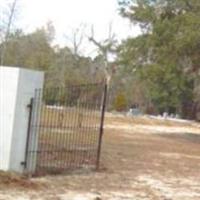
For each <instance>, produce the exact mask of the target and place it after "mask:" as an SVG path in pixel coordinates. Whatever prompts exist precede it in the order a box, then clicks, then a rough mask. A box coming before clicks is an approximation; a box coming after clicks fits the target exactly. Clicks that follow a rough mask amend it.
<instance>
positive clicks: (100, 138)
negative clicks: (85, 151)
mask: <svg viewBox="0 0 200 200" xmlns="http://www.w3.org/2000/svg"><path fill="white" fill-rule="evenodd" d="M107 92H108V85H107V84H106V83H105V86H104V93H103V102H102V109H101V123H100V132H99V140H98V149H97V162H96V170H99V164H100V156H101V146H102V138H103V131H104V118H105V111H106V99H107Z"/></svg>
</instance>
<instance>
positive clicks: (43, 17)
mask: <svg viewBox="0 0 200 200" xmlns="http://www.w3.org/2000/svg"><path fill="white" fill-rule="evenodd" d="M8 1H12V0H0V4H2V3H5V2H8ZM48 21H52V23H53V25H54V26H55V29H56V39H55V41H54V43H58V44H59V45H61V46H65V45H69V46H70V43H71V42H70V39H69V38H70V37H72V32H73V30H74V29H76V28H78V27H79V26H80V24H86V27H87V29H88V30H87V31H86V32H87V34H89V32H90V31H89V30H90V28H89V27H91V26H92V25H93V27H94V33H95V34H94V35H95V38H96V39H97V40H98V41H101V40H103V39H105V38H106V37H108V27H109V24H110V23H112V27H113V28H112V29H113V32H114V33H115V35H116V37H117V38H118V39H119V40H121V39H125V38H126V37H128V36H136V35H138V34H139V33H140V29H139V27H137V26H133V25H131V24H130V23H129V21H128V20H126V19H123V18H122V17H121V16H120V15H119V11H118V4H117V0H18V14H17V23H16V25H17V26H18V27H20V28H22V29H23V30H24V31H25V32H27V33H29V32H32V31H34V30H35V29H36V28H38V27H41V26H44V25H45V24H46V23H47V22H48ZM66 35H67V37H66ZM83 46H84V47H83V50H82V51H83V52H84V53H86V54H89V53H90V52H91V51H92V48H93V47H92V46H91V44H88V41H86V42H85V44H84V45H83Z"/></svg>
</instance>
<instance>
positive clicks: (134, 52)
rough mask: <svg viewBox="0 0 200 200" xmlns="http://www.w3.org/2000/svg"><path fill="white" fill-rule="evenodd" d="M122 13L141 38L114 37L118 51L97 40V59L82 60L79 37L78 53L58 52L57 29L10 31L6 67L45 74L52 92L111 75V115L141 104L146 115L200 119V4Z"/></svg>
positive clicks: (157, 2) (186, 0)
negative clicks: (133, 25)
mask: <svg viewBox="0 0 200 200" xmlns="http://www.w3.org/2000/svg"><path fill="white" fill-rule="evenodd" d="M119 10H120V14H121V16H122V17H124V18H128V19H129V21H130V23H132V24H138V25H140V27H141V34H140V35H139V36H138V37H134V38H128V39H126V40H124V41H122V42H121V43H120V44H118V45H116V41H115V40H114V39H113V37H112V40H113V41H114V43H113V45H114V47H115V48H114V50H113V48H112V43H111V42H110V41H111V40H110V41H109V40H108V39H109V38H108V39H107V40H105V42H97V41H96V40H95V38H93V35H91V36H90V37H88V41H89V40H90V41H91V42H96V43H97V44H99V48H100V49H99V52H98V55H97V56H96V57H95V58H91V57H86V56H83V55H81V54H80V52H79V51H78V49H77V48H78V46H77V45H78V44H79V40H77V37H74V38H75V39H76V41H74V42H75V43H74V44H75V45H74V46H72V47H68V46H64V47H59V46H55V45H53V40H54V37H55V30H54V27H53V24H52V23H48V24H47V25H46V26H45V27H43V28H40V29H37V30H36V31H35V32H33V33H29V34H25V33H24V32H23V31H22V30H16V29H15V30H12V29H11V28H10V27H9V33H7V36H6V38H5V37H4V39H2V40H1V42H0V53H1V55H3V56H1V62H2V59H3V65H9V66H20V67H25V68H30V69H37V70H43V71H45V72H46V83H45V84H46V86H47V87H65V86H66V85H69V84H73V85H74V84H82V83H91V82H100V81H102V80H103V79H105V69H106V73H108V72H109V74H107V76H109V78H110V79H111V80H110V89H109V105H108V108H109V109H112V110H118V111H124V110H127V109H128V108H129V107H130V106H131V105H133V104H137V105H138V106H139V107H140V109H141V110H142V111H143V112H144V113H149V114H161V113H163V112H168V113H174V114H175V113H177V114H179V115H181V116H182V117H184V118H189V119H200V116H199V114H200V90H199V89H200V77H199V76H200V73H199V69H200V56H199V55H200V20H199V18H200V1H199V0H132V1H131V0H130V1H128V0H124V1H123V0H121V1H119ZM1 30H3V29H1ZM1 35H2V34H1ZM85 37H86V36H85ZM106 42H107V43H106ZM104 44H105V45H104ZM107 44H108V45H107ZM5 47H6V48H5ZM104 48H108V49H104ZM102 49H103V50H102ZM111 50H112V51H111ZM107 52H108V53H111V54H113V55H114V54H115V61H112V62H110V61H109V60H108V59H107ZM113 57H114V56H113Z"/></svg>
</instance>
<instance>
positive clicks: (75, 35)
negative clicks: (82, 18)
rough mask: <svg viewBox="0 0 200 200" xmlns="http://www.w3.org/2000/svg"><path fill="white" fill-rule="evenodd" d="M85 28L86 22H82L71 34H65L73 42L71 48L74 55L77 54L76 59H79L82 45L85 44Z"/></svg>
mask: <svg viewBox="0 0 200 200" xmlns="http://www.w3.org/2000/svg"><path fill="white" fill-rule="evenodd" d="M85 28H86V25H85V24H80V26H79V27H78V28H75V29H74V28H73V29H72V31H71V35H70V36H67V35H66V36H65V37H66V38H67V40H68V41H69V42H70V43H71V50H72V53H73V55H74V56H75V59H76V61H78V60H79V56H80V54H81V47H82V45H83V40H84V32H85Z"/></svg>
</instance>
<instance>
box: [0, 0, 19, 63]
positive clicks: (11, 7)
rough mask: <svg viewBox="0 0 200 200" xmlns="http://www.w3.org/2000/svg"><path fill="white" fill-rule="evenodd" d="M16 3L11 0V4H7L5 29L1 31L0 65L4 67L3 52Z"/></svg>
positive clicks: (15, 0) (14, 0)
mask: <svg viewBox="0 0 200 200" xmlns="http://www.w3.org/2000/svg"><path fill="white" fill-rule="evenodd" d="M17 1H18V0H13V2H12V3H11V4H8V12H7V13H6V14H7V19H6V24H5V29H4V30H2V31H3V32H4V34H3V37H2V47H1V56H0V58H1V62H0V65H4V56H5V52H6V47H7V41H8V39H9V36H10V31H11V27H12V23H13V21H14V16H15V12H16V5H17ZM2 29H3V28H2Z"/></svg>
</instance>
